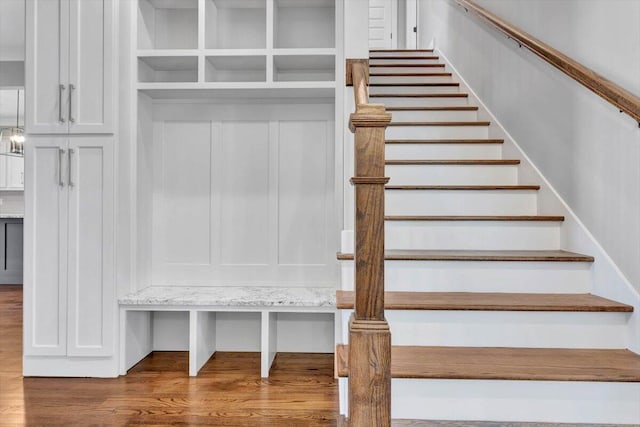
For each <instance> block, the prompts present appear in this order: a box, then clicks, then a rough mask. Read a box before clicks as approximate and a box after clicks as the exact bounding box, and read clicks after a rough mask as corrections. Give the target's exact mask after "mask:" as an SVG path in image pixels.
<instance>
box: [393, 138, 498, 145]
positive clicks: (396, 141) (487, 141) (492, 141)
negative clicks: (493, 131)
mask: <svg viewBox="0 0 640 427" xmlns="http://www.w3.org/2000/svg"><path fill="white" fill-rule="evenodd" d="M385 143H386V144H504V139H387V140H385Z"/></svg>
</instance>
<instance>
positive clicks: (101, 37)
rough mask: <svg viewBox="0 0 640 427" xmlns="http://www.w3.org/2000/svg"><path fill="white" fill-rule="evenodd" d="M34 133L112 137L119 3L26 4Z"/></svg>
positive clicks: (43, 0) (55, 0) (32, 0)
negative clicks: (115, 19)
mask: <svg viewBox="0 0 640 427" xmlns="http://www.w3.org/2000/svg"><path fill="white" fill-rule="evenodd" d="M26 15H27V25H26V28H27V32H26V96H27V102H26V109H27V110H26V118H27V121H26V129H27V132H28V133H29V134H38V133H39V134H66V133H78V134H89V133H103V134H105V133H112V132H113V120H114V112H113V102H114V101H113V99H114V93H113V90H114V83H113V79H114V69H113V64H114V55H113V49H114V31H113V20H114V16H113V15H114V2H113V0H29V1H27V2H26Z"/></svg>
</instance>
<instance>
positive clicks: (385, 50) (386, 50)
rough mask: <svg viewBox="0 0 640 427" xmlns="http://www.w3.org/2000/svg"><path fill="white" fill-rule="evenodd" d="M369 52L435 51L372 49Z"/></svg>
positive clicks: (429, 50) (431, 50)
mask: <svg viewBox="0 0 640 427" xmlns="http://www.w3.org/2000/svg"><path fill="white" fill-rule="evenodd" d="M369 52H433V49H370V50H369Z"/></svg>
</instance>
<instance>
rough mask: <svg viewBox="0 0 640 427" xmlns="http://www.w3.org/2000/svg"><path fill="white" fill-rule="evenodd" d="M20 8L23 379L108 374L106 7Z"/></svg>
mask: <svg viewBox="0 0 640 427" xmlns="http://www.w3.org/2000/svg"><path fill="white" fill-rule="evenodd" d="M26 4H27V7H26V15H27V16H26V22H27V25H26V58H25V62H26V75H27V76H26V79H25V83H26V86H25V92H26V100H27V103H26V131H27V143H26V144H25V182H26V185H25V267H24V268H25V270H24V312H25V315H24V363H23V368H24V375H25V376H30V375H50V376H110V375H115V374H116V369H117V368H116V367H117V362H116V361H115V359H116V358H115V357H114V354H115V353H116V348H115V346H116V343H115V339H114V338H115V335H116V330H117V326H116V325H117V317H116V310H117V302H116V292H115V277H114V276H115V259H114V254H115V247H114V244H115V204H116V198H115V188H114V187H115V156H114V153H115V152H116V142H117V135H116V134H115V126H114V117H115V116H114V112H113V105H114V100H115V99H116V94H117V92H116V90H115V89H116V85H115V81H116V79H115V74H114V73H115V70H114V68H115V67H114V63H115V55H114V47H115V41H114V16H115V12H116V10H117V8H116V6H117V5H116V3H115V0H30V1H27V3H26Z"/></svg>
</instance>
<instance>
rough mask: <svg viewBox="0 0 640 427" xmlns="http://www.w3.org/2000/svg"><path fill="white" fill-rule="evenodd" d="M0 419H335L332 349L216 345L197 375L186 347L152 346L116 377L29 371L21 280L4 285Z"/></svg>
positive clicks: (312, 422)
mask: <svg viewBox="0 0 640 427" xmlns="http://www.w3.org/2000/svg"><path fill="white" fill-rule="evenodd" d="M0 325H1V328H0V358H1V359H0V360H2V363H1V364H0V426H20V425H46V426H62V425H64V426H72V425H82V426H86V425H109V426H117V425H128V426H132V425H145V426H148V425H209V426H335V425H336V422H337V419H338V387H337V383H336V381H335V379H334V376H333V355H331V354H291V353H289V354H288V353H280V354H278V356H277V358H276V360H275V362H274V365H273V368H272V371H271V377H270V378H269V379H261V378H260V355H259V353H216V354H215V355H214V357H213V358H212V359H211V360H210V361H209V362H208V363H207V365H205V367H204V368H203V369H202V371H200V374H199V375H198V376H197V377H194V378H190V377H189V376H188V366H187V365H188V356H187V353H182V352H180V353H177V352H159V353H153V354H152V355H151V356H149V357H147V358H146V359H144V360H143V361H142V362H141V363H139V364H138V365H137V366H135V367H134V368H133V369H132V370H131V371H130V372H129V374H128V375H127V376H125V377H120V378H114V379H92V378H24V379H23V378H22V374H21V372H22V361H21V360H22V350H21V349H22V288H21V287H17V286H0Z"/></svg>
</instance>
